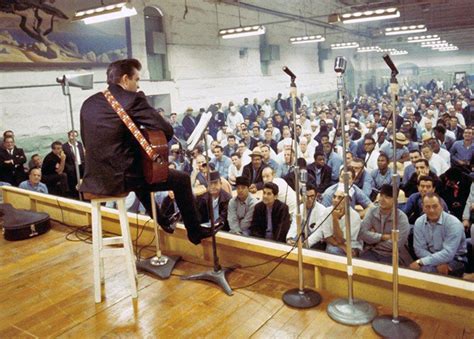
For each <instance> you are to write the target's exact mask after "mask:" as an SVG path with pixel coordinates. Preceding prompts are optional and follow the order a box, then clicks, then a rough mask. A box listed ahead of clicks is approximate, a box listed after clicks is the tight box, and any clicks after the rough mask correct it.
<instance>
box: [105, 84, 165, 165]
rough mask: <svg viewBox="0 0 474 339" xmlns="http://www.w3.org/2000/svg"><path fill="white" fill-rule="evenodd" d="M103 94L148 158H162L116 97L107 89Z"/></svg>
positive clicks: (154, 159)
mask: <svg viewBox="0 0 474 339" xmlns="http://www.w3.org/2000/svg"><path fill="white" fill-rule="evenodd" d="M103 94H104V96H105V98H106V99H107V101H108V102H109V104H110V106H112V108H113V109H114V111H115V113H117V115H118V116H119V117H120V119H121V120H122V121H123V123H124V124H125V126H127V128H128V129H129V130H130V132H132V134H133V136H134V137H135V139H137V141H138V143H139V144H140V146H141V147H142V148H143V150H144V151H145V153H146V154H147V155H148V157H149V158H150V159H151V160H153V161H156V160H157V159H158V158H159V157H160V156H159V154H157V153H156V152H155V150H154V149H153V147H152V146H151V145H150V143H149V142H148V141H147V140H146V139H145V137H144V136H143V134H142V133H141V132H140V130H139V129H138V127H137V125H135V123H134V122H133V120H132V119H131V118H130V117H129V115H128V114H127V112H125V110H124V109H123V107H122V105H121V104H120V103H119V102H118V101H117V99H115V97H114V96H113V95H112V93H110V91H109V90H108V89H106V90H105V91H104V92H103Z"/></svg>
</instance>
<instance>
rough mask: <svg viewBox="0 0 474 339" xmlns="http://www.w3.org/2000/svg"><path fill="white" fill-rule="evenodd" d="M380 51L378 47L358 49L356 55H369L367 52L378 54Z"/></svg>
mask: <svg viewBox="0 0 474 339" xmlns="http://www.w3.org/2000/svg"><path fill="white" fill-rule="evenodd" d="M380 51H381V49H380V47H379V46H366V47H358V48H357V53H369V52H380Z"/></svg>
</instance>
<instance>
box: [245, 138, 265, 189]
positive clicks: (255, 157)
mask: <svg viewBox="0 0 474 339" xmlns="http://www.w3.org/2000/svg"><path fill="white" fill-rule="evenodd" d="M250 157H251V158H252V161H251V162H250V164H247V165H245V166H244V169H243V171H242V176H243V177H246V178H247V179H248V180H249V182H250V187H249V189H250V192H252V193H255V192H257V191H258V190H261V189H262V188H263V179H262V171H263V169H264V168H265V164H264V163H263V161H262V159H263V157H262V152H261V151H260V148H259V147H255V148H254V149H253V151H252V154H250Z"/></svg>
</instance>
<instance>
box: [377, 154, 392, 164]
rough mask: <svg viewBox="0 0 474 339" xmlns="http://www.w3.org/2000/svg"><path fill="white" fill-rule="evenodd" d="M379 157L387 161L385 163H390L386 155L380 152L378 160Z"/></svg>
mask: <svg viewBox="0 0 474 339" xmlns="http://www.w3.org/2000/svg"><path fill="white" fill-rule="evenodd" d="M380 157H382V158H385V160H387V162H390V159H389V158H388V155H387V154H385V153H383V152H381V153H380V154H379V158H380Z"/></svg>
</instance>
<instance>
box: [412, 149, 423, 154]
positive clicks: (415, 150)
mask: <svg viewBox="0 0 474 339" xmlns="http://www.w3.org/2000/svg"><path fill="white" fill-rule="evenodd" d="M410 153H418V154H419V155H421V153H420V150H418V149H412V150H411V151H410Z"/></svg>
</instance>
